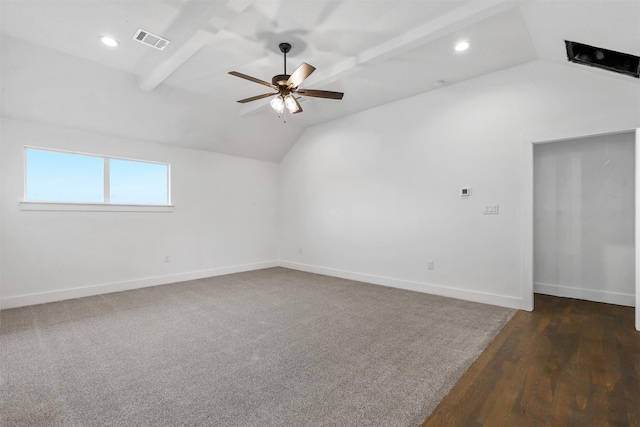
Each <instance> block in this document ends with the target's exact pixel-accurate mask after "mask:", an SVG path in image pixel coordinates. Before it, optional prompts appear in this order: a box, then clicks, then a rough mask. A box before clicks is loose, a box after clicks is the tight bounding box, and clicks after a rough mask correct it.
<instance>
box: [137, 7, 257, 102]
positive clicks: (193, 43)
mask: <svg viewBox="0 0 640 427" xmlns="http://www.w3.org/2000/svg"><path fill="white" fill-rule="evenodd" d="M251 3H253V0H229V1H226V2H220V1H211V2H208V1H199V0H191V1H189V2H188V3H186V4H185V6H184V7H183V9H182V13H180V15H179V16H178V17H177V18H176V20H175V21H173V23H172V24H171V25H170V26H169V28H168V29H167V30H166V31H164V34H163V37H166V38H168V39H169V40H170V41H171V43H170V44H169V46H168V47H167V49H166V51H165V52H164V53H165V55H163V57H162V60H161V61H160V62H157V63H154V64H153V65H152V66H151V67H149V68H150V69H149V71H148V72H146V73H144V74H143V75H142V76H140V77H138V86H139V87H140V89H143V90H147V91H151V90H153V89H155V88H156V87H157V86H158V85H159V84H160V83H162V82H163V81H164V80H165V79H166V78H167V77H169V76H170V75H171V74H172V73H173V72H174V71H175V70H177V69H178V67H180V66H181V65H182V64H184V63H185V62H186V61H187V60H188V59H189V58H190V57H191V56H193V54H194V53H196V52H197V51H198V50H200V49H201V48H202V46H204V45H206V44H207V43H209V42H210V41H211V40H212V39H213V37H215V35H216V34H217V33H218V32H219V31H220V30H222V29H223V28H225V27H226V26H227V24H229V22H231V20H233V19H234V18H236V17H237V16H238V15H240V14H241V13H242V12H243V11H244V10H245V9H246V8H247V7H249V6H250V5H251Z"/></svg>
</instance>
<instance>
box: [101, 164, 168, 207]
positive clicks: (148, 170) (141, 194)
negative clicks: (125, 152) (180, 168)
mask: <svg viewBox="0 0 640 427" xmlns="http://www.w3.org/2000/svg"><path fill="white" fill-rule="evenodd" d="M109 163H110V168H109V171H110V172H109V173H110V178H111V182H110V189H111V191H110V193H111V194H110V198H111V203H120V204H145V205H166V204H168V200H167V188H168V187H167V175H168V174H167V165H163V164H158V163H144V162H136V161H131V160H120V159H110V160H109Z"/></svg>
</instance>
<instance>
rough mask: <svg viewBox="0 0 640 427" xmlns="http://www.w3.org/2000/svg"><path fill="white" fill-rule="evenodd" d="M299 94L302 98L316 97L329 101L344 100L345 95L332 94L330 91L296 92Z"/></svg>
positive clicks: (307, 90) (304, 90)
mask: <svg viewBox="0 0 640 427" xmlns="http://www.w3.org/2000/svg"><path fill="white" fill-rule="evenodd" d="M296 93H297V94H300V95H302V96H314V97H316V98H327V99H342V97H343V96H344V93H342V92H332V91H330V90H315V89H299V90H297V91H296Z"/></svg>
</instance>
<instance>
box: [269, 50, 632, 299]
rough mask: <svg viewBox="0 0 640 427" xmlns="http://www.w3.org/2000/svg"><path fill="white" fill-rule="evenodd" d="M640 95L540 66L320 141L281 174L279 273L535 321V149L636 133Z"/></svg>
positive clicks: (415, 101) (305, 146)
mask: <svg viewBox="0 0 640 427" xmlns="http://www.w3.org/2000/svg"><path fill="white" fill-rule="evenodd" d="M639 94H640V86H639V85H638V84H637V83H636V82H631V81H627V80H624V79H620V78H617V77H609V76H608V75H606V73H599V72H594V71H592V70H584V69H581V68H580V67H579V66H573V65H561V64H553V63H549V62H545V61H533V62H530V63H527V64H524V65H521V66H517V67H513V68H509V69H506V70H503V71H500V72H497V73H493V74H491V75H487V76H483V77H480V78H477V79H473V80H469V81H466V82H463V83H459V84H456V85H451V86H447V87H444V88H441V89H438V90H434V91H431V92H428V93H425V94H421V95H417V96H415V97H412V98H408V99H404V100H402V101H399V102H395V103H392V104H388V105H384V106H381V107H378V108H374V109H371V110H368V111H365V112H362V113H359V114H356V115H353V116H349V117H345V118H343V119H339V120H336V121H333V122H329V123H326V124H322V125H319V126H316V127H314V128H310V129H308V130H307V131H306V132H305V134H303V135H302V137H301V138H300V139H299V140H298V142H297V143H296V145H295V146H294V147H293V148H292V149H291V150H290V151H289V153H288V154H287V155H286V156H285V158H284V159H283V161H282V162H281V163H280V172H279V197H280V201H279V207H280V215H279V236H280V258H281V262H282V264H283V265H285V266H288V267H290V268H297V269H301V270H306V271H315V272H319V273H323V274H329V275H335V276H340V277H347V278H353V279H358V280H365V281H369V282H373V283H379V284H383V285H388V286H398V287H403V288H408V289H414V290H419V291H425V292H432V293H437V294H441V295H449V296H454V297H458V298H464V299H470V300H475V301H480V302H488V303H493V304H498V305H504V306H510V307H518V308H528V309H530V307H528V306H527V304H526V303H525V298H523V294H522V289H523V283H524V281H525V280H526V277H525V273H524V271H525V270H526V269H525V265H524V264H523V259H522V258H523V253H524V250H523V238H522V233H523V231H522V218H523V216H522V211H521V209H522V199H521V198H522V188H523V187H522V185H523V184H522V183H523V181H524V179H523V171H522V166H521V165H522V162H523V161H524V160H523V159H524V154H523V151H524V150H523V146H524V144H525V143H526V142H528V141H529V142H530V141H537V140H544V139H551V138H555V139H559V138H562V137H568V136H576V135H586V134H595V133H604V132H609V131H612V130H620V129H632V128H635V127H637V126H638V124H640V115H639V114H638V112H640V96H638V95H639ZM348 96H350V94H349V93H348V92H347V93H346V94H345V99H346V98H347V97H348ZM462 187H470V188H471V195H470V196H468V197H461V196H460V188H462ZM485 205H489V206H490V205H498V210H499V214H497V215H495V214H490V215H485V214H483V212H484V208H485ZM430 261H433V264H432V265H433V269H430V268H429V267H430V265H429V264H430Z"/></svg>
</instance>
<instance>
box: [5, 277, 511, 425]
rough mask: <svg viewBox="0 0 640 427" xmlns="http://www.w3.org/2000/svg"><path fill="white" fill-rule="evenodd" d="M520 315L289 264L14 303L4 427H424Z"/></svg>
mask: <svg viewBox="0 0 640 427" xmlns="http://www.w3.org/2000/svg"><path fill="white" fill-rule="evenodd" d="M513 313H514V311H513V310H508V309H503V308H499V307H493V306H488V305H482V304H476V303H471V302H466V301H460V300H454V299H448V298H443V297H437V296H433V295H427V294H421V293H416V292H411V291H404V290H400V289H394V288H387V287H383V286H376V285H370V284H366V283H360V282H354V281H349V280H343V279H337V278H332V277H327V276H321V275H315V274H309V273H303V272H298V271H294V270H288V269H284V268H272V269H266V270H260V271H254V272H249V273H240V274H233V275H228V276H220V277H213V278H208V279H201V280H194V281H189V282H183V283H176V284H172V285H165V286H156V287H152V288H144V289H139V290H133V291H127V292H118V293H111V294H106V295H99V296H94V297H88V298H80V299H75V300H68V301H61V302H56V303H50V304H41V305H36V306H30V307H22V308H16V309H10V310H3V311H2V312H1V313H0V321H1V323H0V326H1V327H0V331H1V335H0V344H1V348H0V356H1V358H2V359H1V363H2V370H1V375H2V377H1V384H0V393H1V395H0V398H1V400H2V401H1V404H2V410H1V411H0V412H1V415H0V417H1V418H0V425H6V426H30V427H33V426H82V427H85V426H419V425H420V424H421V423H422V422H423V421H424V420H425V419H426V418H427V416H428V415H429V414H430V413H431V411H432V410H433V409H434V408H435V406H436V405H437V404H438V402H439V401H440V400H441V399H442V398H443V397H444V396H445V395H446V393H447V391H448V390H449V389H450V388H451V387H452V386H453V385H454V384H455V382H456V380H457V379H458V378H459V377H460V376H461V375H462V374H463V373H464V372H465V370H466V369H467V368H468V367H469V366H470V365H471V363H472V362H473V361H474V360H475V359H476V358H477V357H478V355H479V354H480V353H481V352H482V350H483V349H484V348H486V346H487V345H488V343H489V342H490V341H491V339H492V338H493V337H494V336H495V334H497V332H498V331H499V330H500V329H501V328H502V326H503V325H504V324H505V323H506V322H507V321H508V320H509V319H510V318H511V316H512V315H513Z"/></svg>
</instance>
